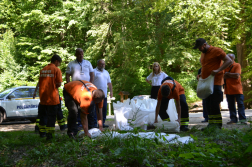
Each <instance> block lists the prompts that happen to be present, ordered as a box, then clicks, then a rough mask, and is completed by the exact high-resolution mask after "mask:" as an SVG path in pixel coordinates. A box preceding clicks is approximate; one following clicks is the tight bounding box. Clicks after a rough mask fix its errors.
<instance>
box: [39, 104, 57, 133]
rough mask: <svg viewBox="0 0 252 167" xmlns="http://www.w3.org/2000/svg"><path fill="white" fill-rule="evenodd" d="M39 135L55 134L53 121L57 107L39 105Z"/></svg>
mask: <svg viewBox="0 0 252 167" xmlns="http://www.w3.org/2000/svg"><path fill="white" fill-rule="evenodd" d="M39 109H40V111H39V117H40V121H39V133H40V135H43V134H45V133H47V134H53V133H54V132H55V121H56V115H57V110H58V105H41V104H39Z"/></svg>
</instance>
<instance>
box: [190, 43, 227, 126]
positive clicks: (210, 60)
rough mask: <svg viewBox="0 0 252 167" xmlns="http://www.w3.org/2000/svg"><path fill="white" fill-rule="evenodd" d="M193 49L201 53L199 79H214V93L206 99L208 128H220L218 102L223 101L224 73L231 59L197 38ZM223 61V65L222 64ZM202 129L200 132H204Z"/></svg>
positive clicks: (220, 117)
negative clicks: (209, 77) (212, 77)
mask: <svg viewBox="0 0 252 167" xmlns="http://www.w3.org/2000/svg"><path fill="white" fill-rule="evenodd" d="M193 49H198V50H199V51H201V52H202V53H201V59H200V60H201V65H202V68H201V74H200V76H201V78H202V79H205V78H207V77H208V76H210V75H213V76H215V77H214V85H213V87H214V92H213V94H211V95H209V96H208V97H207V98H206V107H207V112H208V126H207V128H209V127H210V126H215V127H217V128H220V129H221V128H222V116H221V112H220V102H221V101H222V100H223V92H222V89H221V86H222V85H223V75H224V73H223V72H224V71H223V70H225V69H226V68H227V67H228V66H230V65H231V64H232V61H231V59H230V58H229V57H228V56H227V55H226V53H225V52H224V51H223V50H222V49H221V48H217V47H214V46H210V45H208V44H207V42H206V40H205V39H203V38H199V39H197V40H196V43H195V46H194V47H193ZM222 61H224V63H222ZM205 129H206V128H203V129H202V130H205Z"/></svg>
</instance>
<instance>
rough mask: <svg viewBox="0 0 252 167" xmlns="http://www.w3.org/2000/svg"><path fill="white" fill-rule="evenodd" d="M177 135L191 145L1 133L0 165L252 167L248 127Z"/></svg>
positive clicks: (61, 135) (64, 135) (58, 133)
mask: <svg viewBox="0 0 252 167" xmlns="http://www.w3.org/2000/svg"><path fill="white" fill-rule="evenodd" d="M137 131H138V130H137V129H135V130H134V132H137ZM121 133H123V132H121ZM179 135H180V136H191V137H192V138H193V139H194V142H191V143H189V144H185V145H183V144H163V143H159V142H158V140H148V139H140V138H139V137H134V136H131V137H128V138H126V139H119V138H111V137H110V136H107V137H103V138H99V139H96V140H93V139H89V138H87V137H80V138H78V140H77V141H74V140H71V139H69V138H68V136H67V135H66V132H63V133H62V132H60V131H56V134H55V139H54V140H52V141H51V142H48V141H46V140H45V138H40V137H39V135H38V134H35V133H34V132H27V131H16V132H0V166H95V167H96V166H111V167H112V166H115V167H120V166H129V167H132V166H133V167H134V166H166V167H172V166H197V167H198V166H211V167H212V166H241V167H243V166H249V164H250V166H252V164H251V162H252V131H251V127H249V128H245V129H241V130H240V129H232V130H228V129H222V130H218V129H209V130H207V131H204V132H202V131H200V130H198V129H196V128H192V129H191V130H190V131H189V132H182V133H179Z"/></svg>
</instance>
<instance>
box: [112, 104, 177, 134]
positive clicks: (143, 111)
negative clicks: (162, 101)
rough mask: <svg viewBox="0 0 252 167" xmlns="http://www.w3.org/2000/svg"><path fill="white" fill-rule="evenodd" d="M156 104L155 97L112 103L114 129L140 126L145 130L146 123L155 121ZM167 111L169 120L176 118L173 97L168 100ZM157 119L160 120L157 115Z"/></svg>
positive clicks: (128, 128)
mask: <svg viewBox="0 0 252 167" xmlns="http://www.w3.org/2000/svg"><path fill="white" fill-rule="evenodd" d="M156 105H157V100H155V99H143V100H139V99H131V100H129V99H127V100H126V101H124V102H123V103H121V102H118V101H117V103H113V106H114V114H115V125H116V129H120V130H130V129H132V127H141V128H142V129H144V130H147V124H149V125H152V124H153V123H154V121H155V110H156ZM167 112H168V115H169V116H170V120H171V121H173V122H174V121H175V120H177V119H178V116H177V110H176V106H175V103H174V100H173V99H171V100H170V101H169V106H168V109H167ZM158 121H159V122H161V121H162V119H161V118H160V117H159V116H158ZM129 123H130V124H131V125H130V124H129ZM131 126H132V127H131Z"/></svg>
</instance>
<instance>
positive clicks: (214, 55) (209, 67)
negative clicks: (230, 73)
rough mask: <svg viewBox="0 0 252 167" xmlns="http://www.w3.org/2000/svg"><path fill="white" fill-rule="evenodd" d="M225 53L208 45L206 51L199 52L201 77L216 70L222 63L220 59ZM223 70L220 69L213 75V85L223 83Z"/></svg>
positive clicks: (203, 77)
mask: <svg viewBox="0 0 252 167" xmlns="http://www.w3.org/2000/svg"><path fill="white" fill-rule="evenodd" d="M225 56H226V53H225V52H224V51H223V50H222V49H220V48H217V47H213V46H210V48H209V49H208V50H207V52H206V53H202V54H201V64H202V68H201V77H202V79H205V78H207V77H208V76H209V75H211V72H212V71H213V70H217V69H218V68H220V66H221V65H222V60H223V59H224V57H225ZM223 75H224V71H220V72H219V73H217V74H216V75H215V77H214V85H223Z"/></svg>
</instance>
